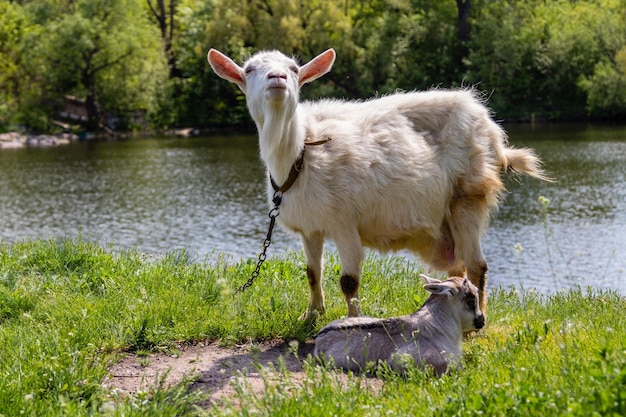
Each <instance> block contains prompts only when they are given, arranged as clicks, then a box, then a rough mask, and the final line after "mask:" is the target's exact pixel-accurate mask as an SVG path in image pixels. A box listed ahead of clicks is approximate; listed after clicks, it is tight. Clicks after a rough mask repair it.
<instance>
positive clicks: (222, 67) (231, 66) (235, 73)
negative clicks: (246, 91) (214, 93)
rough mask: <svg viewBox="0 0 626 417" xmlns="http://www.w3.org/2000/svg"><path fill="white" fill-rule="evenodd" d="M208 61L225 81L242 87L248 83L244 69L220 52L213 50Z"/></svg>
mask: <svg viewBox="0 0 626 417" xmlns="http://www.w3.org/2000/svg"><path fill="white" fill-rule="evenodd" d="M207 60H208V61H209V64H211V68H213V71H215V73H216V74H217V75H219V76H220V77H222V78H223V79H225V80H228V81H230V82H231V83H235V84H237V85H238V86H240V87H243V86H244V85H245V83H246V81H245V79H244V77H243V68H241V67H240V66H239V65H237V64H235V62H234V61H233V60H232V59H230V58H229V57H227V56H226V55H224V54H223V53H221V52H220V51H218V50H217V49H213V48H211V50H210V51H209V53H208V54H207Z"/></svg>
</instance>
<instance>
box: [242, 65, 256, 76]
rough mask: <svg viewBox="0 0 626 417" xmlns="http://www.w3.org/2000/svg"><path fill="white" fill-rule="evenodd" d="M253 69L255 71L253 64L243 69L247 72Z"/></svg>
mask: <svg viewBox="0 0 626 417" xmlns="http://www.w3.org/2000/svg"><path fill="white" fill-rule="evenodd" d="M252 71H254V67H253V66H249V67H246V68H244V70H243V72H245V73H246V74H250V73H251V72H252Z"/></svg>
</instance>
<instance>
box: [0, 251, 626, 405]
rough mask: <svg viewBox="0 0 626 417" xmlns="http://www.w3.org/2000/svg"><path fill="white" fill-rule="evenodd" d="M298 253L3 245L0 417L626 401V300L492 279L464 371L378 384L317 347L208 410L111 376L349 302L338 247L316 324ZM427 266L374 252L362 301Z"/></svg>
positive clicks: (414, 294) (297, 335) (282, 329)
mask: <svg viewBox="0 0 626 417" xmlns="http://www.w3.org/2000/svg"><path fill="white" fill-rule="evenodd" d="M303 265H304V262H303V259H302V258H301V257H300V255H292V256H291V257H289V258H288V259H286V260H269V261H268V262H266V264H265V266H264V268H263V270H262V274H261V276H260V277H259V279H258V280H257V282H255V284H254V285H253V286H252V287H251V288H250V289H248V290H247V291H246V292H245V293H243V294H233V289H234V288H236V287H237V285H238V284H241V283H243V282H245V281H246V280H247V278H248V276H249V274H250V273H251V272H252V270H253V269H254V263H253V262H252V261H250V262H248V263H238V264H232V263H228V262H224V261H217V262H215V263H214V264H211V265H209V264H204V263H197V262H193V261H191V260H190V259H189V258H188V257H187V256H186V254H185V253H182V252H175V253H172V254H169V255H166V256H164V257H162V258H158V259H154V258H147V257H145V256H144V255H142V254H139V253H135V252H124V253H121V254H113V253H112V252H111V251H110V250H108V249H107V248H102V247H100V246H98V245H97V244H93V243H90V242H86V241H84V240H73V241H65V242H52V241H33V242H24V243H19V244H12V245H1V246H0V415H5V416H16V415H27V416H42V415H46V416H47V415H50V416H55V415H72V416H82V415H100V414H110V415H117V416H127V415H162V416H174V415H186V414H191V415H193V414H196V413H197V414H202V413H207V414H209V415H219V414H235V415H249V414H255V415H290V416H292V415H307V416H315V415H343V416H347V415H355V416H356V415H358V416H362V415H368V416H370V415H398V416H407V415H416V416H417V415H424V416H431V415H442V416H449V415H474V414H482V415H502V416H515V415H524V416H530V415H537V416H545V415H566V414H567V415H581V416H582V415H584V416H589V415H594V414H595V415H625V414H626V391H625V390H624V386H625V385H626V317H625V314H624V311H625V310H626V300H625V299H624V297H622V296H620V295H619V294H616V293H611V292H594V291H591V290H585V289H581V290H574V291H569V292H562V293H558V294H554V295H550V296H540V295H537V294H536V293H534V292H532V291H528V292H524V293H522V294H520V293H518V292H516V291H514V290H502V289H492V291H491V296H490V300H489V316H488V324H487V328H486V329H485V330H484V331H483V332H481V333H480V334H479V335H478V336H475V337H473V338H470V339H469V340H467V341H466V342H465V346H464V348H465V352H466V356H465V359H464V366H465V369H464V370H462V371H457V372H453V373H452V374H450V375H447V376H444V377H443V378H441V379H434V378H429V377H428V375H427V374H425V373H424V372H421V371H417V370H416V371H412V372H410V373H409V374H408V375H406V376H402V377H399V376H397V375H394V374H391V373H388V372H384V371H381V374H380V375H379V377H380V378H382V379H383V381H384V384H383V386H382V388H380V389H379V390H376V391H373V390H370V389H367V388H363V385H362V384H361V383H360V382H361V379H362V378H365V377H362V376H351V377H350V378H349V381H348V383H347V384H346V383H342V384H339V382H338V375H337V373H336V372H334V371H330V370H326V369H323V368H321V367H320V366H318V365H316V364H315V363H314V362H313V361H310V360H306V359H304V369H305V370H306V373H307V378H306V379H305V381H304V382H301V383H299V386H298V388H297V389H293V387H291V384H292V383H291V382H290V380H289V378H288V374H287V372H286V371H285V378H284V380H283V381H282V382H280V383H279V384H278V385H277V386H271V387H269V388H268V392H267V394H266V395H264V396H254V395H252V394H250V393H249V392H248V391H247V390H246V389H245V386H243V387H241V390H240V391H239V394H238V395H239V397H240V399H242V400H243V401H242V402H241V404H242V409H238V410H233V409H230V408H229V407H227V406H223V407H219V408H214V409H210V410H201V409H198V408H197V407H196V406H195V405H196V404H199V401H200V394H197V393H196V394H194V393H189V392H188V391H187V390H186V386H185V385H184V384H183V385H179V386H177V387H173V388H169V389H165V388H158V389H156V390H155V391H154V392H150V393H142V394H139V395H135V396H130V397H119V396H117V395H115V394H114V393H112V392H109V391H108V390H107V389H105V388H103V386H102V384H101V383H102V381H103V379H104V378H105V375H106V373H107V370H108V368H109V367H110V366H111V364H112V363H113V362H114V361H115V360H116V359H117V358H118V357H119V355H120V354H122V353H124V352H128V351H133V352H147V351H155V350H174V349H175V346H176V344H177V343H180V342H189V343H193V342H194V341H198V340H220V341H221V342H222V343H224V344H234V343H239V342H246V341H250V340H254V341H260V340H267V339H275V338H284V339H287V340H290V339H299V340H303V339H306V338H307V337H310V336H312V335H314V334H315V332H316V331H317V330H319V328H320V327H321V326H323V325H324V324H326V323H328V322H329V321H330V320H333V319H335V318H338V317H340V316H341V315H343V314H345V305H344V303H343V298H342V297H341V295H340V294H339V285H338V279H339V270H340V267H339V265H338V261H337V259H336V258H334V257H333V256H332V255H328V256H327V260H326V271H327V272H326V278H325V281H326V285H325V288H326V289H327V291H326V292H327V304H328V305H327V312H326V314H325V315H324V316H323V317H322V318H321V319H320V320H319V321H318V323H317V324H316V325H315V327H314V328H312V329H311V328H307V327H306V326H305V325H304V324H303V323H301V322H299V321H298V320H297V318H298V316H299V315H300V313H301V312H302V311H304V309H305V307H306V303H307V301H308V288H307V284H306V274H305V273H304V266H303ZM419 272H421V271H420V269H419V266H418V265H416V264H413V263H410V262H407V261H406V260H404V259H402V258H394V257H392V258H375V257H372V258H370V259H368V260H367V261H366V262H365V264H364V272H363V275H364V279H363V290H362V295H363V299H362V308H363V310H364V313H365V314H367V315H373V316H393V315H399V314H406V313H409V312H412V311H414V310H415V309H417V308H418V307H419V306H420V305H421V303H422V302H423V300H424V299H425V297H426V293H425V291H423V290H422V288H421V284H420V281H419V279H418V274H419Z"/></svg>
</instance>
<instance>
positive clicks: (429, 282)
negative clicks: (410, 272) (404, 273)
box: [420, 274, 441, 284]
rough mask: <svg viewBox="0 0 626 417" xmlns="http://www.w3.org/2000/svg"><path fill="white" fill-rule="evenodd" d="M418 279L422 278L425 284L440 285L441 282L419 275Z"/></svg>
mask: <svg viewBox="0 0 626 417" xmlns="http://www.w3.org/2000/svg"><path fill="white" fill-rule="evenodd" d="M420 277H422V279H423V280H424V282H425V283H426V284H441V281H439V280H438V279H435V278H431V277H429V276H428V275H424V274H420Z"/></svg>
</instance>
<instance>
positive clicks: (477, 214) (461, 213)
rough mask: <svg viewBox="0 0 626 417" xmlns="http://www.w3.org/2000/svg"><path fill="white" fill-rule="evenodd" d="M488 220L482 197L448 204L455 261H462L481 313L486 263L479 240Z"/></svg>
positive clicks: (485, 297) (485, 287)
mask: <svg viewBox="0 0 626 417" xmlns="http://www.w3.org/2000/svg"><path fill="white" fill-rule="evenodd" d="M488 217H489V209H488V207H487V203H486V201H485V198H484V196H471V197H470V196H465V197H463V198H460V199H458V200H456V201H455V202H454V203H453V204H452V210H451V215H450V219H449V224H450V232H451V233H452V238H453V239H454V243H455V258H456V259H457V260H458V259H462V260H463V263H464V264H465V269H466V273H467V277H468V278H469V280H470V281H471V282H472V284H474V285H476V287H477V288H478V299H479V305H480V310H481V311H482V312H483V313H485V312H486V310H487V261H486V260H485V256H484V255H483V251H482V248H481V245H480V237H481V235H482V231H483V228H484V227H485V224H486V222H487V219H488ZM449 272H454V271H449Z"/></svg>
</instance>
